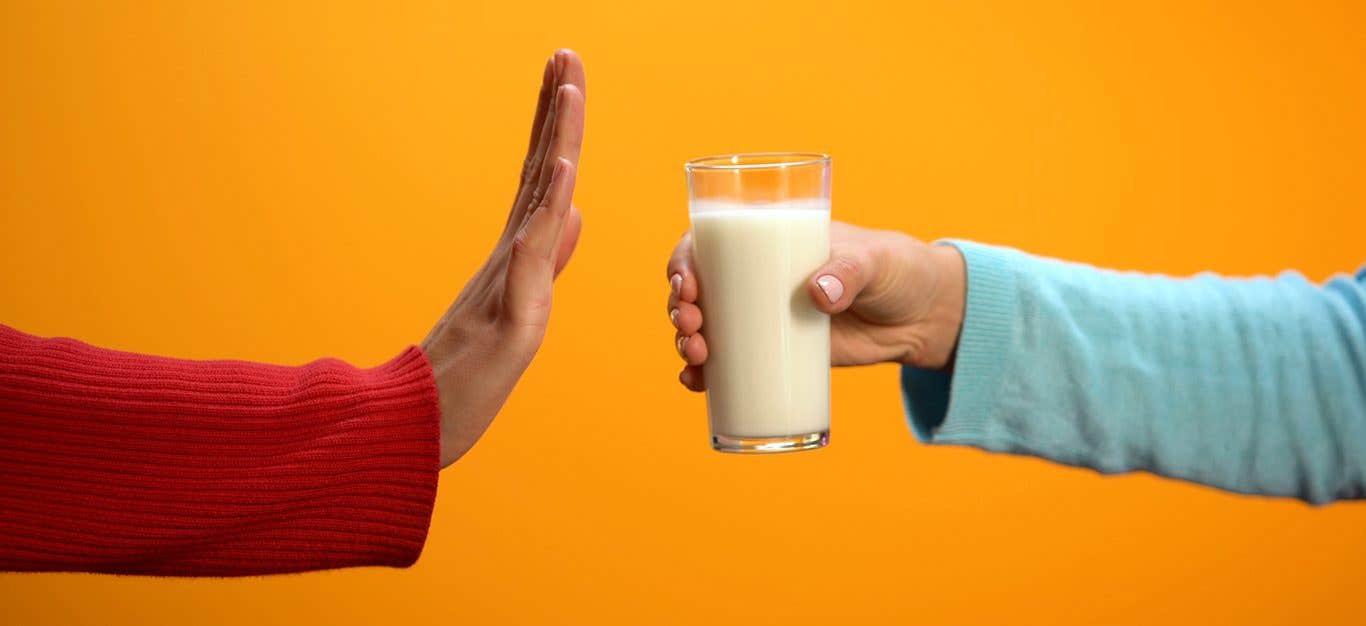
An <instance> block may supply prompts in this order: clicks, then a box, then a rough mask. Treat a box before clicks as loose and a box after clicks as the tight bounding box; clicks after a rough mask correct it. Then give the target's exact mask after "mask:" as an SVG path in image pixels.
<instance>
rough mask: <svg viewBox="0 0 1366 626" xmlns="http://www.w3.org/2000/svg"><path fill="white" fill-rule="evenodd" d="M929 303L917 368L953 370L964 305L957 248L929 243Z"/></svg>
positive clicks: (964, 268) (962, 266)
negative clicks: (923, 342)
mask: <svg viewBox="0 0 1366 626" xmlns="http://www.w3.org/2000/svg"><path fill="white" fill-rule="evenodd" d="M928 247H929V259H930V266H931V267H932V268H933V274H932V275H933V279H932V280H931V281H930V282H929V284H930V285H932V287H931V288H930V290H929V292H930V302H929V310H928V311H927V313H926V316H925V320H924V322H925V325H926V327H927V329H928V332H927V333H926V335H927V342H926V343H927V345H926V346H925V347H926V349H925V352H924V357H925V358H923V359H920V360H921V361H922V362H921V363H915V364H913V365H917V366H918V367H924V368H927V369H936V370H952V369H953V361H954V355H955V354H956V352H957V350H958V337H959V335H961V334H962V331H963V317H964V312H965V310H966V308H967V266H966V262H965V261H964V259H963V253H962V252H960V251H959V250H958V248H957V247H955V246H951V245H943V244H930V245H929V246H928Z"/></svg>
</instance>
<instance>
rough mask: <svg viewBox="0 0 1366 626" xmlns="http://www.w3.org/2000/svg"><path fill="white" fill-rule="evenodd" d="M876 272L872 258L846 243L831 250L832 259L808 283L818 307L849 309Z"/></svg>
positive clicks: (835, 311) (823, 308)
mask: <svg viewBox="0 0 1366 626" xmlns="http://www.w3.org/2000/svg"><path fill="white" fill-rule="evenodd" d="M871 275H872V261H871V258H870V257H869V256H868V255H867V254H866V253H864V252H863V251H862V250H860V249H858V248H854V247H852V246H842V247H837V248H833V249H831V251H830V260H829V261H827V262H826V264H825V265H824V266H822V267H821V268H820V269H818V270H816V272H815V273H814V274H812V275H811V278H810V279H809V280H807V282H806V291H807V293H808V294H809V295H810V296H811V301H812V302H813V303H815V305H816V308H817V309H820V310H821V311H824V312H826V313H830V314H834V313H839V312H841V311H844V310H845V309H848V308H849V305H851V304H853V303H854V299H855V298H857V297H858V294H859V292H861V291H863V288H864V287H865V286H867V284H868V279H869V278H871Z"/></svg>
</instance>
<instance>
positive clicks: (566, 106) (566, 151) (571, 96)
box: [539, 83, 584, 187]
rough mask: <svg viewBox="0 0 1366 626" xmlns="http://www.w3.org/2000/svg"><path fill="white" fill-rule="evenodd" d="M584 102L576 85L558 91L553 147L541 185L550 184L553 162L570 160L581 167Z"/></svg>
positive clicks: (543, 172)
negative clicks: (560, 159) (557, 159)
mask: <svg viewBox="0 0 1366 626" xmlns="http://www.w3.org/2000/svg"><path fill="white" fill-rule="evenodd" d="M583 124H584V98H583V91H581V90H580V89H579V86H578V85H575V84H573V83H562V84H560V86H559V87H557V88H556V89H555V123H554V124H553V125H552V126H551V129H550V145H549V146H548V147H547V148H546V150H547V152H546V159H547V161H546V162H545V164H544V165H542V166H541V179H540V183H539V184H540V185H541V186H542V187H544V186H545V185H548V184H550V174H551V170H552V169H554V159H556V158H563V159H569V162H570V163H573V164H574V165H575V166H577V165H578V164H579V151H580V149H581V148H582V147H583Z"/></svg>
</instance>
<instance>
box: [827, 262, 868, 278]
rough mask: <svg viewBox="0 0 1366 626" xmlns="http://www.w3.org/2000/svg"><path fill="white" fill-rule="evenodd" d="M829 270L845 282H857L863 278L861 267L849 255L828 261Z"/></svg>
mask: <svg viewBox="0 0 1366 626" xmlns="http://www.w3.org/2000/svg"><path fill="white" fill-rule="evenodd" d="M830 269H831V270H832V271H833V272H834V273H835V274H838V275H839V276H840V277H841V278H843V279H844V280H845V281H846V282H858V281H859V280H860V279H861V278H862V277H863V267H862V265H860V264H859V263H858V261H855V260H854V259H853V258H852V257H850V256H849V255H839V256H836V257H835V258H834V259H832V260H831V261H830Z"/></svg>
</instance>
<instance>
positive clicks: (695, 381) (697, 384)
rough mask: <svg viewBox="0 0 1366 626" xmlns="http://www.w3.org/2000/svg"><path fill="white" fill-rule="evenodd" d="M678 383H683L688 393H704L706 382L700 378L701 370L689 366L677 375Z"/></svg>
mask: <svg viewBox="0 0 1366 626" xmlns="http://www.w3.org/2000/svg"><path fill="white" fill-rule="evenodd" d="M678 382H680V383H683V386H684V387H687V388H688V390H689V391H706V390H707V381H706V380H705V379H704V378H703V377H702V368H700V367H697V366H693V365H689V366H687V367H684V368H683V371H681V372H679V373H678Z"/></svg>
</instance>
